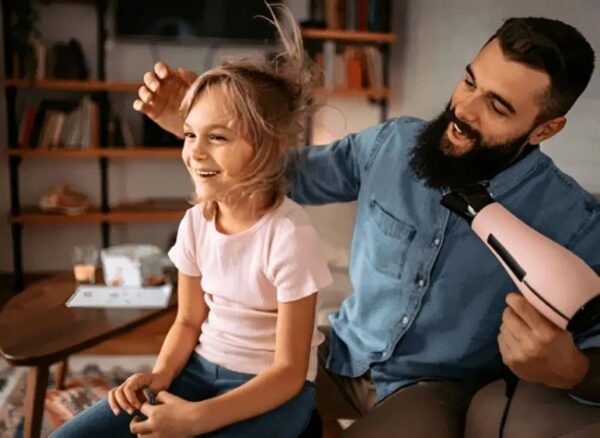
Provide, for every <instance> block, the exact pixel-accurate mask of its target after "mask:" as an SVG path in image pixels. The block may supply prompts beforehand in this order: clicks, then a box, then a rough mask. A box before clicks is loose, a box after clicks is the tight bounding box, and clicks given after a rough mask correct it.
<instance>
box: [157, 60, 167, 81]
mask: <svg viewBox="0 0 600 438" xmlns="http://www.w3.org/2000/svg"><path fill="white" fill-rule="evenodd" d="M170 72H171V69H170V68H169V66H168V65H167V64H165V63H163V62H157V63H156V64H154V73H156V76H157V77H158V78H159V79H165V78H166V77H167V76H169V73H170Z"/></svg>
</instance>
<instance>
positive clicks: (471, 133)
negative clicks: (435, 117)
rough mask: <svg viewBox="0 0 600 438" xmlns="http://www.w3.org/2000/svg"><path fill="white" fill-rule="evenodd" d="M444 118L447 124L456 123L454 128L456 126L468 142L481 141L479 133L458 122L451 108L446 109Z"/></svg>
mask: <svg viewBox="0 0 600 438" xmlns="http://www.w3.org/2000/svg"><path fill="white" fill-rule="evenodd" d="M445 117H446V119H447V120H448V121H449V122H454V123H456V126H458V129H460V130H461V131H462V133H463V135H465V136H467V137H468V138H469V139H470V140H473V141H474V142H476V143H477V142H479V141H481V133H480V132H479V131H477V130H476V129H475V128H472V127H471V126H470V125H469V124H468V123H466V122H463V121H462V120H460V119H459V118H458V117H457V116H456V113H455V112H454V109H453V108H447V109H446V111H445Z"/></svg>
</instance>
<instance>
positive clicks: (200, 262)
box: [169, 198, 332, 380]
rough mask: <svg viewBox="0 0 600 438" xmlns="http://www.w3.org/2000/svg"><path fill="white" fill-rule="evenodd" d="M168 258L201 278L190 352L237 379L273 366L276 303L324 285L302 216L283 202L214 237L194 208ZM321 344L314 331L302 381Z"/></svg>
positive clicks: (313, 237)
mask: <svg viewBox="0 0 600 438" xmlns="http://www.w3.org/2000/svg"><path fill="white" fill-rule="evenodd" d="M169 257H170V258H171V260H172V261H173V263H174V264H175V266H176V267H177V269H179V270H180V271H181V272H182V273H184V274H186V275H189V276H193V277H195V276H198V277H202V278H201V284H202V290H203V291H204V299H205V301H206V304H207V305H208V308H209V312H208V317H207V318H206V320H205V321H204V323H203V324H202V331H201V334H200V338H199V343H198V345H197V347H196V352H197V353H198V354H200V355H202V356H203V357H204V358H205V359H207V360H209V361H211V362H214V363H217V364H219V365H221V366H223V367H225V368H228V369H230V370H233V371H238V372H243V373H250V374H258V373H260V372H262V371H264V370H265V369H266V368H268V367H269V366H271V365H272V364H273V358H274V355H275V332H276V325H277V303H278V302H290V301H295V300H299V299H300V298H304V297H306V296H309V295H311V294H313V293H315V292H316V291H318V290H320V289H322V288H324V287H326V286H328V285H329V284H330V283H331V282H332V277H331V273H330V272H329V268H328V267H327V262H326V260H325V257H324V256H323V255H322V252H321V249H320V246H319V238H318V236H317V233H316V231H315V230H314V228H313V227H312V225H311V223H310V220H309V218H308V215H307V214H306V212H305V211H304V210H303V209H302V207H300V206H299V205H298V204H296V203H295V202H293V201H292V200H290V199H288V198H286V199H285V200H284V201H283V203H282V204H281V205H280V206H279V207H278V208H277V209H275V210H272V211H270V212H268V213H267V214H265V215H264V216H263V217H262V218H260V219H259V221H258V222H256V223H255V224H254V225H253V226H252V227H251V228H249V229H247V230H245V231H243V232H242V233H239V234H235V235H225V234H222V233H220V232H219V231H217V229H216V227H215V223H214V221H207V220H205V219H204V217H203V216H202V205H196V206H194V207H192V208H190V209H189V210H188V211H187V212H186V214H185V216H184V218H183V219H182V221H181V224H180V225H179V231H178V233H177V241H176V243H175V245H174V246H173V248H171V250H170V251H169ZM322 340H323V338H322V335H321V334H320V333H319V331H318V330H316V327H315V330H314V332H313V338H312V343H311V354H310V362H309V369H308V374H307V379H308V380H314V379H315V376H316V373H317V347H318V345H319V344H320V343H321V342H322Z"/></svg>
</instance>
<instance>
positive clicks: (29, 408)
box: [23, 365, 48, 438]
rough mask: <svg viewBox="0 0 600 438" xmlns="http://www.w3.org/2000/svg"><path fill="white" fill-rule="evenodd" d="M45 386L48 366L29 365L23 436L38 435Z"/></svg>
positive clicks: (32, 437)
mask: <svg viewBox="0 0 600 438" xmlns="http://www.w3.org/2000/svg"><path fill="white" fill-rule="evenodd" d="M47 387H48V367H47V366H45V365H41V366H37V367H30V368H29V370H28V371H27V390H26V393H25V406H24V408H25V428H24V429H25V430H24V434H23V436H24V438H38V437H39V436H40V431H41V428H42V418H43V415H44V400H45V398H46V389H47Z"/></svg>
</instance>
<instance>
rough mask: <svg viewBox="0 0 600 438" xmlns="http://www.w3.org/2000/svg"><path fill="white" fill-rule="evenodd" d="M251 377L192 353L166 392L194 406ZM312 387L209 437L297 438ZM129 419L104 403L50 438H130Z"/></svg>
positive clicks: (309, 404) (303, 425)
mask: <svg viewBox="0 0 600 438" xmlns="http://www.w3.org/2000/svg"><path fill="white" fill-rule="evenodd" d="M253 377H254V375H253V374H245V373H238V372H235V371H231V370H228V369H226V368H223V367H221V366H219V365H216V364H214V363H212V362H209V361H207V360H206V359H204V358H202V357H201V356H200V355H198V354H197V353H192V356H191V357H190V359H189V361H188V363H187V365H186V366H185V368H184V369H183V371H182V372H181V374H180V375H179V376H178V377H177V378H176V379H175V380H174V381H173V383H172V384H171V386H170V387H169V389H168V391H169V392H170V393H171V394H174V395H176V396H178V397H181V398H183V399H186V400H188V401H192V402H196V401H201V400H206V399H208V398H211V397H215V396H218V395H220V394H224V393H226V392H228V391H231V390H232V389H235V388H237V387H238V386H240V385H242V384H244V383H246V382H247V381H248V380H250V379H252V378H253ZM314 400H315V385H314V383H312V382H308V381H307V382H305V384H304V386H303V387H302V390H301V391H300V393H299V394H297V395H296V396H295V397H294V398H292V399H290V400H288V401H287V402H285V403H284V404H282V405H281V406H279V407H277V408H276V409H274V410H272V411H270V412H266V413H264V414H262V415H259V416H258V417H254V418H250V419H248V420H244V421H241V422H239V423H235V424H231V425H229V426H227V427H224V428H223V429H220V430H217V431H214V432H211V433H210V434H208V435H202V436H210V437H297V436H299V435H300V434H301V433H302V431H303V430H304V429H305V428H306V427H307V426H308V423H309V421H310V416H311V413H312V411H313V408H314ZM131 418H132V417H131V416H130V415H129V414H127V412H124V411H121V412H120V413H119V415H117V416H115V414H114V413H113V412H112V410H111V409H110V407H109V405H108V401H107V399H104V400H100V401H99V402H98V403H96V404H94V405H93V406H91V407H90V408H88V409H86V410H85V411H83V412H81V413H80V414H78V415H76V416H75V417H73V418H72V419H71V420H69V421H67V422H66V423H65V424H63V425H62V426H61V427H60V428H58V429H57V430H56V431H55V432H54V433H52V434H51V437H52V438H77V437H85V438H96V437H97V438H106V437H111V438H120V437H126V438H131V437H132V436H134V435H132V434H131V433H130V432H129V423H130V422H131Z"/></svg>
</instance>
